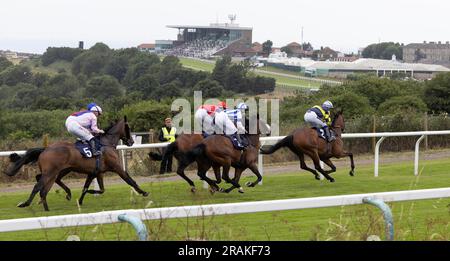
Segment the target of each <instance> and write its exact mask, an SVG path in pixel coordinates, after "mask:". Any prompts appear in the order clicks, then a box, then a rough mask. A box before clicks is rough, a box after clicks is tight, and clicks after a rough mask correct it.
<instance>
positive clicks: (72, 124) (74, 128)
mask: <svg viewBox="0 0 450 261" xmlns="http://www.w3.org/2000/svg"><path fill="white" fill-rule="evenodd" d="M66 129H67V131H68V132H69V133H70V134H73V135H75V136H77V137H78V138H80V139H81V140H83V141H89V140H90V139H92V138H94V135H92V133H91V132H90V131H89V130H88V129H86V128H84V127H83V126H81V125H80V124H79V123H78V122H76V121H71V120H68V121H66Z"/></svg>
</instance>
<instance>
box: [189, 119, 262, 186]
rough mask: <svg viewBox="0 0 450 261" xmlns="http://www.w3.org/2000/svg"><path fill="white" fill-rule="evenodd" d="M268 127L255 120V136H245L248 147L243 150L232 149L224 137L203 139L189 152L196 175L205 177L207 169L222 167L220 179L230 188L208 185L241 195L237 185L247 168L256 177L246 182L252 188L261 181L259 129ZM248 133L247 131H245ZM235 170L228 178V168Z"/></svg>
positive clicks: (229, 141) (231, 145) (217, 136)
mask: <svg viewBox="0 0 450 261" xmlns="http://www.w3.org/2000/svg"><path fill="white" fill-rule="evenodd" d="M246 122H247V123H246V128H248V126H249V124H248V120H246ZM261 127H264V128H268V131H269V132H270V127H269V126H268V125H267V124H265V123H264V122H262V121H260V120H259V118H258V120H257V134H246V138H247V139H248V141H249V146H248V147H247V148H246V149H245V150H244V151H241V150H237V149H235V148H234V146H233V144H232V143H231V140H230V139H229V138H228V137H226V136H224V135H211V136H209V137H207V138H206V139H204V140H203V141H202V142H201V143H200V144H199V145H197V146H195V148H194V149H193V150H192V151H191V152H189V153H188V154H189V156H190V159H189V160H192V161H193V160H195V161H196V162H197V165H198V175H199V176H200V177H204V176H206V172H207V171H208V169H209V168H211V167H213V168H218V167H223V170H222V178H223V180H225V181H226V182H227V183H231V184H232V186H231V187H230V188H228V189H226V190H222V189H220V188H219V187H218V186H217V185H215V184H210V186H211V187H212V188H214V189H215V190H219V191H223V192H226V193H229V192H230V191H232V190H233V189H235V188H239V192H241V193H243V192H244V191H243V189H242V187H241V185H240V184H239V180H240V177H241V174H242V172H243V171H244V170H245V169H247V168H249V169H250V170H251V171H252V172H253V173H254V174H255V175H256V177H257V179H256V180H255V181H254V182H248V183H247V184H246V185H247V186H248V187H254V186H255V185H256V184H258V183H259V182H260V181H261V180H262V176H261V174H260V173H259V170H258V152H259V149H260V141H259V136H260V133H261V132H260V128H261ZM247 131H248V129H247ZM231 167H234V168H235V175H234V178H233V179H231V178H230V177H229V171H230V168H231Z"/></svg>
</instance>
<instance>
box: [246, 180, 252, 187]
mask: <svg viewBox="0 0 450 261" xmlns="http://www.w3.org/2000/svg"><path fill="white" fill-rule="evenodd" d="M245 186H247V187H253V186H252V183H251V182H250V181H247V182H246V183H245Z"/></svg>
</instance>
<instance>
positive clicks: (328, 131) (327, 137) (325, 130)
mask: <svg viewBox="0 0 450 261" xmlns="http://www.w3.org/2000/svg"><path fill="white" fill-rule="evenodd" d="M323 132H324V134H325V138H326V139H327V142H331V133H330V129H329V128H328V127H324V128H323Z"/></svg>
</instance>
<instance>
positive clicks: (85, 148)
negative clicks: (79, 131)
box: [75, 137, 102, 158]
mask: <svg viewBox="0 0 450 261" xmlns="http://www.w3.org/2000/svg"><path fill="white" fill-rule="evenodd" d="M94 139H95V146H96V148H97V150H100V149H101V147H102V146H101V144H100V140H99V139H98V138H97V137H95V138H94ZM75 148H77V150H78V151H79V152H80V153H81V156H83V158H92V151H91V146H89V144H88V143H87V142H84V141H81V140H77V141H76V142H75Z"/></svg>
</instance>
